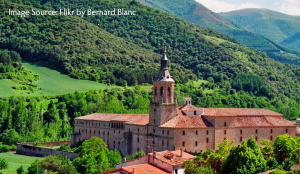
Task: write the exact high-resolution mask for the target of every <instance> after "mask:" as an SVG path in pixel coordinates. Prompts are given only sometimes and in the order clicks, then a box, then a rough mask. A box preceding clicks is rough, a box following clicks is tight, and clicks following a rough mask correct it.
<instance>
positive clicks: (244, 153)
mask: <svg viewBox="0 0 300 174" xmlns="http://www.w3.org/2000/svg"><path fill="white" fill-rule="evenodd" d="M264 171H266V161H265V159H264V158H263V156H262V154H261V152H260V150H259V146H258V145H257V143H256V141H255V140H254V139H253V138H249V139H248V141H247V142H246V141H243V142H242V143H241V144H239V145H238V146H237V147H236V146H234V147H233V148H232V149H231V150H230V154H229V156H228V157H227V159H226V161H225V163H224V165H223V167H222V170H221V172H220V173H221V174H227V173H230V174H235V173H249V174H251V173H253V174H254V173H259V172H264Z"/></svg>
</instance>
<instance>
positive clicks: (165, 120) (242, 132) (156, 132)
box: [71, 50, 297, 156]
mask: <svg viewBox="0 0 300 174" xmlns="http://www.w3.org/2000/svg"><path fill="white" fill-rule="evenodd" d="M167 65H168V59H167V56H166V50H164V55H163V57H162V59H161V68H160V71H159V73H158V75H157V76H156V77H155V78H154V80H153V90H154V91H153V101H152V102H150V105H149V114H105V113H95V114H91V115H87V116H82V117H77V118H75V129H74V133H73V134H72V138H71V141H72V146H75V145H76V143H77V142H78V141H81V140H85V139H89V138H91V137H92V136H97V137H99V138H101V139H103V140H104V141H105V142H106V143H107V144H108V147H109V149H111V150H114V149H117V150H119V151H120V152H121V153H122V155H124V156H125V155H127V154H132V153H135V152H137V151H139V150H141V149H143V150H144V151H145V152H146V153H150V152H152V151H164V150H169V151H173V150H177V149H179V148H181V149H183V150H184V151H187V152H191V153H197V152H200V151H201V150H206V149H216V148H217V146H216V145H217V144H218V143H220V142H222V141H223V140H224V139H228V140H229V141H235V143H236V144H239V143H240V142H241V141H242V140H244V139H248V138H250V137H253V138H254V139H256V140H257V142H259V141H260V140H261V139H270V140H272V141H274V140H275V138H276V136H278V135H281V134H289V135H290V136H292V137H294V136H295V135H296V127H297V124H296V123H293V122H290V121H288V120H285V119H283V118H282V117H283V115H282V114H279V113H276V112H273V111H270V110H267V109H247V108H238V109H236V108H197V107H195V106H193V105H192V104H191V103H192V101H191V98H189V97H186V98H185V99H184V105H183V106H180V107H178V105H177V102H176V100H174V84H175V81H174V80H173V79H172V76H171V75H170V73H169V71H168V67H167Z"/></svg>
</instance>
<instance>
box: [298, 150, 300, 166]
mask: <svg viewBox="0 0 300 174" xmlns="http://www.w3.org/2000/svg"><path fill="white" fill-rule="evenodd" d="M298 164H300V149H298Z"/></svg>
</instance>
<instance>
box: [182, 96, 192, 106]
mask: <svg viewBox="0 0 300 174" xmlns="http://www.w3.org/2000/svg"><path fill="white" fill-rule="evenodd" d="M184 104H185V105H191V97H184Z"/></svg>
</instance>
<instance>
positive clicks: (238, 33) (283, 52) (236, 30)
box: [139, 0, 300, 65]
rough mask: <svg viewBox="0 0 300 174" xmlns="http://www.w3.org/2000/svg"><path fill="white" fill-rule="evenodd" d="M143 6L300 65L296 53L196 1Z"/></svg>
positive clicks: (165, 0)
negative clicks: (222, 34)
mask: <svg viewBox="0 0 300 174" xmlns="http://www.w3.org/2000/svg"><path fill="white" fill-rule="evenodd" d="M139 1H140V2H141V3H142V4H145V5H148V6H151V7H154V8H157V9H161V10H163V11H166V12H168V13H171V14H174V15H176V16H179V17H181V18H183V19H185V20H187V21H190V22H192V23H194V24H198V25H201V26H204V27H208V28H211V29H215V30H217V31H220V32H222V33H224V34H227V35H228V36H230V37H232V38H234V39H235V40H237V41H238V42H239V43H241V44H244V45H246V46H248V47H253V48H255V49H257V50H259V51H264V52H266V53H267V54H268V56H269V57H271V58H273V59H275V60H279V61H281V62H284V63H291V64H297V65H299V64H300V55H299V53H297V52H296V51H293V50H290V49H287V48H285V47H283V46H280V45H279V44H278V43H275V42H274V41H271V40H272V39H271V40H270V39H267V38H265V37H264V36H262V35H259V34H256V33H253V32H252V31H251V30H249V29H247V28H244V27H243V26H241V25H239V24H236V23H233V22H230V21H228V20H226V19H224V18H223V17H221V16H220V15H218V14H216V13H214V12H212V11H211V10H209V9H207V8H206V7H204V6H203V5H202V4H200V3H198V2H196V1H194V0H139Z"/></svg>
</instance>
